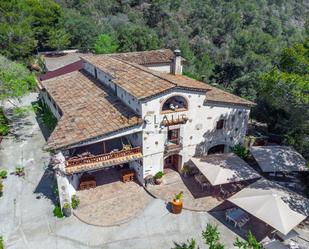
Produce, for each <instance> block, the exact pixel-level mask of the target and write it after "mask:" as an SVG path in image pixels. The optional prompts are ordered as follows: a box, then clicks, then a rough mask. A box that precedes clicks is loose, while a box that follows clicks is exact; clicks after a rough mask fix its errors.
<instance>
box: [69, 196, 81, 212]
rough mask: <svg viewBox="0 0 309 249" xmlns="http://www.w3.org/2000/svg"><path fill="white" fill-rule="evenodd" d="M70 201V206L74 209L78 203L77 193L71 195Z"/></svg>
mask: <svg viewBox="0 0 309 249" xmlns="http://www.w3.org/2000/svg"><path fill="white" fill-rule="evenodd" d="M71 202H72V208H73V209H76V208H77V207H78V206H79V204H80V199H79V198H78V196H77V195H73V196H72V198H71Z"/></svg>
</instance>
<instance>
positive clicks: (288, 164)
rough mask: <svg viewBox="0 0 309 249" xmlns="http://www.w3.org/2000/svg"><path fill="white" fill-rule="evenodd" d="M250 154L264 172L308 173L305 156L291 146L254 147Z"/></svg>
mask: <svg viewBox="0 0 309 249" xmlns="http://www.w3.org/2000/svg"><path fill="white" fill-rule="evenodd" d="M250 152H251V154H252V155H253V157H254V159H255V160H256V161H257V163H258V164H259V166H260V168H261V169H262V171H263V172H278V171H279V172H292V171H308V168H307V167H306V160H305V159H304V158H303V156H302V155H301V154H299V153H298V152H297V151H296V150H294V149H293V148H292V147H289V146H252V147H251V148H250Z"/></svg>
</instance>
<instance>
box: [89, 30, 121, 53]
mask: <svg viewBox="0 0 309 249" xmlns="http://www.w3.org/2000/svg"><path fill="white" fill-rule="evenodd" d="M117 48H118V45H117V43H116V41H114V40H113V38H112V37H111V36H109V35H107V34H101V35H99V36H98V38H97V40H96V42H95V43H94V47H93V49H94V52H95V53H96V54H108V53H114V52H116V51H117Z"/></svg>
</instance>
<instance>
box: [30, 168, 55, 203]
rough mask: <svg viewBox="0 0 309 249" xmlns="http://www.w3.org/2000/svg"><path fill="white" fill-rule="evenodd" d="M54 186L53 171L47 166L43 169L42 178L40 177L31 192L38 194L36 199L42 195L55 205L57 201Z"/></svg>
mask: <svg viewBox="0 0 309 249" xmlns="http://www.w3.org/2000/svg"><path fill="white" fill-rule="evenodd" d="M56 186H57V183H56V179H55V176H54V172H53V171H52V169H51V168H50V167H49V168H47V169H46V170H45V171H44V174H43V175H42V178H41V179H40V181H39V183H38V185H37V186H36V188H35V190H34V191H33V193H35V194H37V195H38V197H37V198H38V199H40V198H41V197H44V198H47V199H49V200H51V202H52V203H53V204H54V205H56V204H58V202H59V200H58V193H57V187H56Z"/></svg>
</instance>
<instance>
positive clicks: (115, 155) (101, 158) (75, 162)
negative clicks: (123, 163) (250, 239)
mask: <svg viewBox="0 0 309 249" xmlns="http://www.w3.org/2000/svg"><path fill="white" fill-rule="evenodd" d="M141 153H142V150H141V147H135V148H132V149H126V150H121V151H116V152H110V153H106V154H101V155H96V156H88V157H81V158H76V159H68V160H67V161H66V167H67V168H69V167H74V166H80V165H86V164H93V163H103V162H108V161H110V160H114V159H125V157H129V156H133V155H136V154H141Z"/></svg>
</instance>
